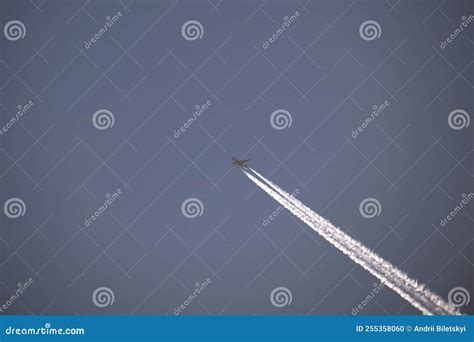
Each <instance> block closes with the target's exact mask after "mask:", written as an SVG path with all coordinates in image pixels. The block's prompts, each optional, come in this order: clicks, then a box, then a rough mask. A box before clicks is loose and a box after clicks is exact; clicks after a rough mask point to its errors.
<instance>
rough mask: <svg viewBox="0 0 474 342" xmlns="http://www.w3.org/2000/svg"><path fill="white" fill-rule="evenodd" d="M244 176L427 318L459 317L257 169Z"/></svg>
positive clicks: (449, 306) (414, 282) (442, 301)
mask: <svg viewBox="0 0 474 342" xmlns="http://www.w3.org/2000/svg"><path fill="white" fill-rule="evenodd" d="M243 172H244V173H245V175H246V176H247V177H248V178H250V180H252V181H253V182H254V183H255V184H256V185H257V186H258V187H260V188H261V189H262V190H263V191H265V192H266V193H267V194H268V195H270V196H271V197H272V198H273V199H275V200H276V201H277V202H279V203H280V204H281V205H282V206H283V207H285V208H286V209H288V210H289V211H290V212H291V213H292V214H294V215H295V216H297V217H298V218H299V219H300V220H302V221H303V222H304V223H306V224H307V225H308V226H310V227H311V228H312V229H313V230H315V231H316V232H317V233H318V234H319V235H321V236H322V237H323V238H325V239H326V240H327V241H328V242H329V243H331V244H332V245H333V246H334V247H336V248H337V249H339V250H340V251H341V252H343V253H344V254H346V255H347V256H348V257H349V258H351V260H352V261H354V262H355V263H357V264H358V265H360V266H362V267H363V268H364V269H365V270H367V271H368V272H370V273H371V274H372V275H373V276H375V277H376V278H378V279H379V280H380V281H381V282H382V283H384V284H385V285H386V286H388V287H389V288H391V289H392V290H394V291H395V292H397V293H398V294H399V295H400V296H401V297H402V298H403V299H405V300H406V301H408V302H409V303H410V304H411V305H413V306H414V307H415V308H417V309H419V310H420V311H421V312H422V313H423V314H425V315H460V312H459V310H458V309H457V308H456V307H455V306H453V305H451V304H449V303H447V302H446V301H444V300H443V299H442V298H441V297H440V296H438V295H437V294H435V293H433V292H431V291H430V290H429V289H428V288H427V287H426V286H425V285H424V284H419V283H418V282H417V281H416V280H414V279H411V278H410V277H408V275H407V274H406V273H404V272H402V271H401V270H399V269H398V268H396V267H395V266H394V265H392V264H391V263H390V262H388V261H386V260H384V259H382V258H381V257H380V256H379V255H377V254H376V253H374V252H373V251H371V250H370V249H368V248H367V247H365V246H364V245H363V244H362V243H360V242H359V241H357V240H355V239H353V238H352V237H350V236H349V235H347V234H346V233H344V232H343V231H341V230H340V229H339V228H337V227H335V226H334V225H333V224H332V223H331V222H329V221H328V220H326V219H324V218H323V217H322V216H320V215H318V214H317V213H315V212H314V211H313V210H311V209H310V208H308V207H307V206H305V205H304V204H303V203H301V201H299V200H297V199H296V198H294V197H293V196H291V195H290V194H289V193H287V192H286V191H284V190H283V189H281V188H280V187H278V186H277V185H275V184H273V183H272V182H271V181H269V180H268V179H266V178H265V177H263V176H262V175H261V174H259V173H258V172H256V171H255V170H253V169H251V168H248V169H243Z"/></svg>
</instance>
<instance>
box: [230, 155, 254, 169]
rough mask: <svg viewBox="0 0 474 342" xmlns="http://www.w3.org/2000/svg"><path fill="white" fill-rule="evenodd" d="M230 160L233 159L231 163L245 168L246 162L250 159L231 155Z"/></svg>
mask: <svg viewBox="0 0 474 342" xmlns="http://www.w3.org/2000/svg"><path fill="white" fill-rule="evenodd" d="M232 160H233V162H232V165H234V166H240V167H242V168H244V169H245V168H247V167H248V165H247V162H249V161H250V160H251V159H236V158H234V157H232Z"/></svg>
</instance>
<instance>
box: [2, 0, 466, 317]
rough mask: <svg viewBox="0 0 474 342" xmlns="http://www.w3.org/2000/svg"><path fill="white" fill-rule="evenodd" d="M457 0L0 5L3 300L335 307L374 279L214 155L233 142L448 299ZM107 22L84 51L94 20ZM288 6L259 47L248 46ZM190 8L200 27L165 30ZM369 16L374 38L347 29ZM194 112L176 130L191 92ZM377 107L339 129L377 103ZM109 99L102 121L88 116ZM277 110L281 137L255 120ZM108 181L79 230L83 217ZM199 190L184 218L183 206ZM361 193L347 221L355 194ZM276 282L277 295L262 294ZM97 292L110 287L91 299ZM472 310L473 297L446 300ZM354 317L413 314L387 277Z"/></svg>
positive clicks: (460, 157) (359, 297)
mask: <svg viewBox="0 0 474 342" xmlns="http://www.w3.org/2000/svg"><path fill="white" fill-rule="evenodd" d="M472 9H473V8H472V2H471V1H468V0H466V1H449V2H440V1H415V2H413V1H400V2H396V3H395V2H390V1H386V2H384V1H314V0H313V1H305V0H302V1H265V2H263V1H216V0H214V1H193V2H191V1H160V2H159V3H153V2H151V1H129V2H126V1H121V2H119V1H93V2H92V1H90V2H89V1H85V0H83V1H74V2H65V1H47V2H41V3H40V2H35V1H32V2H30V1H26V0H25V1H12V0H7V1H2V2H1V4H0V18H1V27H4V25H6V24H7V23H8V22H10V21H12V20H19V21H21V22H22V23H23V24H24V26H25V29H26V34H25V37H24V38H23V39H18V40H15V41H11V40H8V39H6V38H7V37H6V36H5V34H4V35H3V36H1V37H0V53H1V56H0V83H1V85H0V103H1V106H0V107H1V108H0V119H1V120H0V126H3V125H4V124H6V123H7V122H8V121H9V120H10V119H11V117H12V116H14V113H15V109H16V108H17V106H18V105H24V104H26V103H28V101H30V100H31V101H33V102H34V105H33V107H32V108H31V109H30V110H29V111H28V112H27V113H26V114H25V115H24V116H23V117H21V119H20V120H19V121H18V122H17V123H15V125H14V126H13V127H12V128H10V129H9V130H8V131H7V132H6V133H5V134H3V135H0V147H1V148H0V189H1V190H0V203H1V204H2V207H3V203H4V202H5V201H7V200H8V199H10V198H21V199H22V200H23V201H24V203H25V206H26V211H25V214H24V215H23V216H21V217H18V218H13V219H12V218H9V217H7V216H6V215H4V212H0V214H1V215H0V304H2V303H4V302H5V301H6V300H7V299H8V298H9V297H10V296H11V295H12V294H14V293H15V291H16V287H17V284H18V283H25V282H26V281H27V280H28V279H29V278H30V277H31V278H32V279H34V283H33V284H32V285H31V287H30V288H29V289H28V290H27V291H26V292H25V293H24V294H23V295H22V296H21V298H20V299H19V300H17V301H15V303H14V304H13V305H12V306H11V307H9V308H8V311H6V313H7V314H94V315H96V314H97V315H109V314H116V315H129V314H135V315H138V314H140V315H143V314H145V315H148V314H150V315H172V314H173V310H174V309H175V308H176V307H178V306H179V305H181V304H182V303H183V302H184V301H185V299H186V298H187V297H188V296H189V295H190V294H191V293H193V291H194V288H195V284H196V283H202V282H203V281H205V280H206V279H207V278H210V279H211V280H212V283H211V284H210V285H209V286H208V287H206V289H205V290H204V291H203V292H202V293H201V294H200V295H199V296H198V297H197V299H196V300H195V301H194V302H192V303H191V304H190V305H189V306H188V307H186V309H185V310H184V311H183V314H187V315H191V314H198V315H208V314H213V315H219V314H225V315H229V314H239V315H240V314H249V315H251V314H258V315H260V314H269V315H279V314H285V315H288V314H290V315H307V314H311V315H351V311H352V309H353V308H355V307H356V306H357V305H359V304H360V303H361V302H362V301H363V300H364V298H366V296H367V295H369V294H370V293H371V291H372V289H373V287H374V286H373V284H374V282H376V279H375V278H373V277H372V276H371V275H369V274H368V273H367V272H366V271H364V270H363V269H361V268H360V267H359V266H357V265H355V264H354V263H353V262H352V261H351V260H349V259H348V258H347V257H346V256H344V255H343V254H342V253H340V252H339V251H337V250H336V249H335V248H334V247H332V246H331V245H329V244H328V243H327V242H325V241H324V240H323V239H322V238H321V237H319V236H318V235H317V234H316V233H314V232H313V231H312V230H311V229H310V228H309V227H306V226H305V225H304V224H303V223H302V222H300V221H298V220H297V219H296V218H295V217H293V216H292V215H291V214H289V213H288V212H286V211H283V212H281V213H280V214H278V216H277V217H276V218H275V220H273V221H272V222H271V224H269V225H266V226H264V225H263V224H262V221H263V220H264V219H265V218H266V217H268V216H269V215H271V214H272V212H273V211H274V210H275V209H276V208H277V207H278V204H277V203H276V202H274V201H273V200H272V199H271V198H269V197H268V196H267V195H266V194H264V193H263V192H262V191H260V190H259V189H256V187H255V186H254V185H253V184H252V183H251V182H250V181H249V180H248V179H247V178H246V177H245V176H244V175H243V174H242V173H241V172H240V171H239V170H238V169H235V168H234V169H233V168H232V166H231V156H235V157H244V156H246V157H249V158H252V162H251V166H252V167H253V168H255V169H256V170H257V171H259V172H260V173H262V174H263V175H265V176H266V177H268V178H269V179H271V180H272V181H273V182H275V183H276V184H278V185H279V186H281V187H282V188H284V189H286V190H287V191H289V192H293V191H295V190H296V189H298V190H299V191H300V194H299V195H298V198H300V199H301V200H302V201H303V202H304V203H305V204H306V205H308V206H309V207H311V208H313V209H314V210H315V211H317V212H318V213H320V214H321V215H323V216H324V217H326V218H327V219H329V220H331V222H333V223H334V224H335V225H337V226H339V227H340V228H341V229H342V230H344V231H345V232H347V233H349V234H350V235H351V236H353V237H355V238H357V239H359V240H360V241H361V242H362V243H364V244H365V245H367V246H368V247H370V248H371V249H373V250H375V251H376V252H377V253H379V254H380V255H381V256H382V257H384V258H385V259H387V260H389V261H390V262H392V263H393V264H394V265H396V266H397V267H399V268H401V269H402V270H404V271H406V272H407V273H408V274H409V275H410V276H411V277H413V278H416V279H418V280H420V281H422V282H424V283H427V284H428V285H429V287H430V288H431V289H432V290H433V291H435V292H436V293H438V294H439V295H441V296H442V297H443V298H445V299H446V300H448V293H449V292H450V290H451V289H453V288H456V287H462V288H464V289H465V290H466V291H467V293H470V294H474V284H473V277H472V274H473V267H472V266H473V259H474V258H473V257H474V256H473V242H472V238H473V235H472V226H473V224H472V222H473V219H474V213H473V204H472V203H469V204H468V205H467V206H466V207H465V208H463V209H462V211H461V212H459V213H458V214H457V215H456V216H455V217H454V218H453V219H452V220H451V221H449V223H448V224H447V225H446V226H445V227H441V226H440V220H441V219H442V218H443V217H445V216H447V215H449V213H450V211H451V210H453V208H454V207H455V206H456V205H458V204H459V202H460V201H461V200H462V197H461V196H462V194H469V193H472V192H474V190H473V187H472V184H473V183H472V177H473V172H474V167H473V166H474V163H473V154H472V152H473V140H472V137H473V126H474V125H473V124H471V125H469V126H467V127H464V128H461V129H453V128H451V127H450V125H449V123H448V115H449V114H450V113H451V112H452V111H454V110H458V112H459V110H463V111H465V112H466V113H467V117H468V118H470V117H469V115H471V116H472V110H473V99H472V87H473V84H474V67H473V65H472V43H473V41H474V38H473V28H472V25H474V24H472V23H471V24H470V26H468V27H467V28H465V29H464V31H463V32H462V33H461V34H459V35H458V36H457V37H456V38H455V39H454V41H453V42H452V43H450V44H448V45H447V46H446V48H444V49H442V48H441V47H440V43H441V42H442V41H444V40H445V39H446V38H447V37H449V36H450V35H451V34H452V33H453V31H454V30H455V29H456V28H458V27H459V25H460V24H461V23H462V19H461V17H462V16H466V17H468V16H469V15H471V14H472V12H473V11H472ZM117 11H120V12H121V13H122V16H121V17H120V18H119V19H118V20H117V21H116V22H115V23H114V24H113V25H112V26H111V27H110V28H109V29H108V31H107V32H106V33H105V34H104V35H102V36H101V38H100V39H99V40H98V41H97V42H96V43H94V44H93V45H92V46H91V47H90V48H88V49H86V48H85V46H84V44H85V42H86V41H88V40H89V39H91V38H92V37H93V36H94V35H95V34H96V33H97V32H98V31H99V30H100V29H101V28H102V27H103V26H104V24H105V22H106V17H107V16H111V17H112V16H113V15H114V14H116V13H117ZM296 11H298V12H299V14H300V16H299V17H298V18H297V20H295V21H294V22H293V23H292V24H291V25H290V26H289V27H288V28H286V30H285V32H284V33H283V34H281V35H280V36H279V37H278V39H277V40H276V41H275V42H273V43H272V44H270V46H269V47H268V48H267V49H264V48H263V47H262V43H263V42H264V41H266V40H267V39H268V38H269V37H271V36H272V35H273V34H274V33H275V32H276V31H277V30H278V28H279V27H281V25H282V24H283V23H284V21H285V16H291V15H292V14H294V13H295V12H296ZM189 20H196V21H199V22H200V24H201V25H202V28H203V31H202V37H201V38H200V39H196V40H186V39H184V38H183V36H182V33H181V28H182V26H183V24H184V23H185V22H187V21H189ZM367 20H374V21H376V22H377V23H378V24H379V26H380V28H381V31H380V36H379V37H378V38H376V39H373V40H364V39H362V37H361V35H360V34H359V27H360V26H361V24H362V23H364V22H365V21H367ZM207 101H210V102H211V105H210V106H209V108H208V109H207V110H206V111H205V112H204V113H203V114H202V115H201V116H200V117H199V118H198V120H196V121H195V122H194V123H193V124H192V125H191V126H190V127H189V128H188V129H187V130H186V131H185V132H184V133H183V134H182V135H181V136H180V137H179V138H175V137H174V136H173V134H174V131H175V130H178V129H179V128H180V127H181V126H182V125H183V124H184V123H185V122H186V121H187V120H188V119H189V118H190V117H191V116H192V115H193V111H194V108H195V106H196V105H202V104H204V103H206V102H207ZM385 101H388V103H389V105H388V106H387V108H386V109H385V110H384V111H383V112H382V113H381V114H380V115H379V116H378V117H377V118H376V119H375V120H374V121H373V122H372V123H371V124H370V125H369V126H368V127H367V128H366V129H365V130H364V131H363V132H362V133H360V134H359V135H358V136H357V137H356V138H353V137H352V136H351V135H352V131H353V130H355V129H357V127H358V126H360V125H361V124H362V122H364V121H365V120H366V119H367V118H368V117H369V116H370V113H371V111H372V108H373V106H374V105H380V104H382V103H384V102H385ZM101 109H107V110H109V111H110V112H111V113H112V114H113V117H114V125H113V127H110V128H108V129H105V130H99V129H96V128H95V127H94V125H93V122H92V118H93V115H94V113H95V112H97V111H98V110H101ZM276 110H286V111H288V112H289V113H290V115H291V118H292V124H291V126H289V127H287V128H285V129H281V130H277V129H274V128H273V127H272V125H271V123H270V117H271V114H272V113H273V112H274V111H276ZM117 189H121V191H122V194H121V195H120V196H119V197H118V198H117V199H116V200H115V201H114V202H113V204H112V205H111V206H110V208H108V209H107V210H106V211H105V212H104V213H103V214H102V215H100V217H99V218H98V219H97V220H96V221H95V222H94V223H93V224H92V225H90V226H89V227H86V226H85V225H84V220H85V219H86V218H88V217H90V216H91V215H92V214H93V213H94V212H95V211H96V210H97V209H98V208H99V207H100V206H101V205H103V203H104V201H105V200H106V195H107V194H113V193H114V192H115V191H117ZM188 198H198V199H199V200H200V201H201V203H202V205H203V206H202V213H201V214H202V215H200V216H198V217H196V218H192V219H190V218H187V217H185V216H184V215H183V213H182V209H181V206H182V203H183V202H184V201H185V200H186V199H188ZM365 198H375V199H377V200H378V201H379V203H380V207H381V211H380V214H379V215H378V216H375V217H374V218H370V219H369V218H365V217H363V216H362V215H361V213H360V211H359V204H360V203H361V201H362V200H364V199H365ZM281 286H282V287H286V288H287V289H288V290H289V291H290V292H291V294H292V301H291V303H290V304H289V305H287V306H284V307H282V308H278V307H275V306H273V305H272V304H271V301H270V293H271V292H272V290H273V289H274V288H276V287H281ZM99 287H107V288H109V289H110V291H112V292H113V293H114V302H113V304H111V305H108V306H106V307H103V308H101V307H97V306H96V305H94V301H93V300H92V296H93V292H94V290H95V289H97V288H99ZM460 309H461V311H462V312H464V313H470V314H472V313H473V312H474V310H473V307H472V303H469V304H466V305H464V306H462V307H460ZM360 314H381V315H384V314H392V315H397V314H403V315H405V314H418V311H417V310H416V309H414V308H412V307H411V306H409V305H408V304H407V303H406V302H405V301H404V300H403V299H401V298H400V297H399V296H398V295H397V294H395V293H394V292H393V291H391V290H389V289H383V290H382V291H381V292H380V293H378V294H377V295H376V296H375V298H374V299H373V300H371V301H370V302H369V303H368V304H367V305H366V306H364V308H363V309H362V310H361V312H360Z"/></svg>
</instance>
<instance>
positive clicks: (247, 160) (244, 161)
mask: <svg viewBox="0 0 474 342" xmlns="http://www.w3.org/2000/svg"><path fill="white" fill-rule="evenodd" d="M251 160H252V159H245V160H242V162H243V163H246V162H249V161H251Z"/></svg>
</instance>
